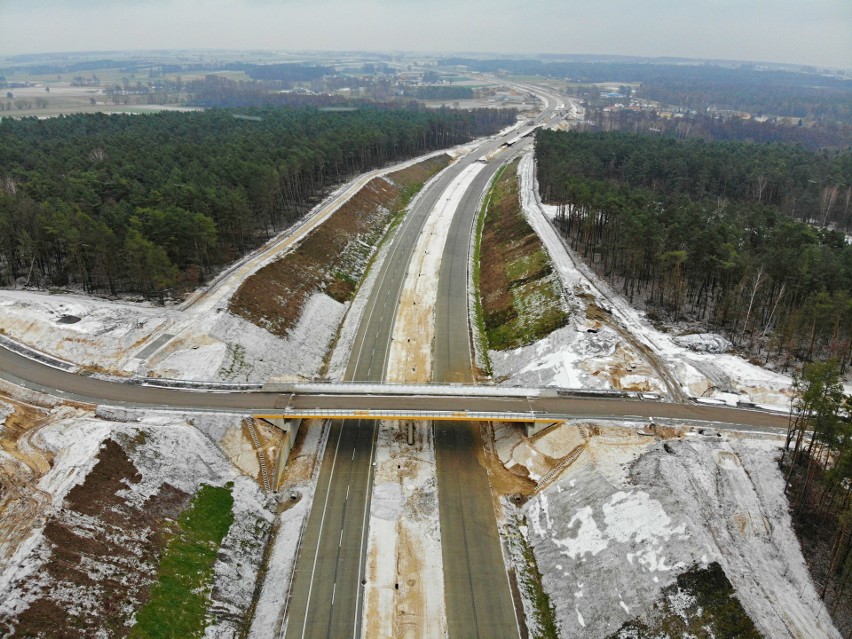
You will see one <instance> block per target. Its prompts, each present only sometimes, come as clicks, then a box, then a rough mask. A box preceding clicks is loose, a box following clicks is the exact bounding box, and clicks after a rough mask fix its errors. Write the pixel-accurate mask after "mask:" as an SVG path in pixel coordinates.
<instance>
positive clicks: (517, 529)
mask: <svg viewBox="0 0 852 639" xmlns="http://www.w3.org/2000/svg"><path fill="white" fill-rule="evenodd" d="M526 525H527V521H526V519H525V518H524V519H520V518H519V517H514V518H513V520H512V521H511V523H510V524H509V530H510V531H511V534H510V536H509V538H508V541H509V545H510V546H511V548H510V551H511V553H512V557H513V559H514V563H515V567H516V570H517V576H518V583H519V584H520V586H521V589H522V590H523V593H524V597H525V598H526V600H527V602H528V603H529V604H530V605H531V606H532V611H531V615H530V616H531V617H532V618H531V619H528V620H527V625H528V627H529V632H530V637H531V639H559V624H558V623H557V622H556V609H555V608H554V607H553V602H552V601H551V600H550V595H548V594H547V592H546V591H545V589H544V586H543V585H542V583H541V571H540V570H539V569H538V562H537V561H536V558H535V553H534V552H533V549H532V546H530V544H529V542H528V541H527V539H526V537H524V535H523V534H521V526H526Z"/></svg>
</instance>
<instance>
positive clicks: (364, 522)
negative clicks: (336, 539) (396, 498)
mask: <svg viewBox="0 0 852 639" xmlns="http://www.w3.org/2000/svg"><path fill="white" fill-rule="evenodd" d="M359 425H360V422H359ZM378 430H379V422H378V421H376V422H374V424H373V442H372V445H371V446H370V459H369V462H370V465H369V467H368V468H369V470H368V471H367V488H366V490H365V495H366V497H365V498H364V517H363V519H362V520H361V545H360V546H359V548H358V579H359V580H360V579H362V578H363V577H362V576H361V569H362V566H363V564H364V551H365V549H366V548H365V546H364V535H365V533H366V532H367V512H368V510H369V508H368V507H369V504H370V500H369V496H370V492H371V491H372V482H373V479H372V478H373V454H374V453H375V450H376V440H377V439H378ZM363 594H364V590H363V588H359V589H358V591H357V593H356V595H355V623H354V626H353V628H352V639H358V608H359V606H360V604H361V597H362V595H363Z"/></svg>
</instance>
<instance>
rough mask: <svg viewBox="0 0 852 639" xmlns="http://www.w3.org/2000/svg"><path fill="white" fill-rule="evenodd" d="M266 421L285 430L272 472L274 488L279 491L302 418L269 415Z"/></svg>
mask: <svg viewBox="0 0 852 639" xmlns="http://www.w3.org/2000/svg"><path fill="white" fill-rule="evenodd" d="M264 421H267V422H269V423H270V424H272V425H273V426H275V428H278V429H279V430H282V431H284V439H282V440H281V444H280V445H279V446H278V455H277V456H276V458H275V470H274V471H273V473H272V490H273V491H275V492H278V490H279V489H280V488H281V479H282V478H283V477H284V469H285V468H286V467H287V459H288V458H289V457H290V451H291V450H292V449H293V442H294V441H296V435H297V434H298V432H299V426H301V425H302V419H301V418H296V419H284V418H283V417H269V418H266V419H264Z"/></svg>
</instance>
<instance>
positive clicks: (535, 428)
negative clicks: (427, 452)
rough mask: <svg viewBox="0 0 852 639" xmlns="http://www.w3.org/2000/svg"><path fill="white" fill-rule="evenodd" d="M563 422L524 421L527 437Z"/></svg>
mask: <svg viewBox="0 0 852 639" xmlns="http://www.w3.org/2000/svg"><path fill="white" fill-rule="evenodd" d="M564 423H565V422H524V428H525V430H526V435H527V437H532V436H533V435H538V434H539V433H540V432H541V431H543V430H547V429H548V428H550V427H551V426H558V425H559V424H564Z"/></svg>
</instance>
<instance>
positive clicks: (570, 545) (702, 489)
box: [501, 424, 839, 638]
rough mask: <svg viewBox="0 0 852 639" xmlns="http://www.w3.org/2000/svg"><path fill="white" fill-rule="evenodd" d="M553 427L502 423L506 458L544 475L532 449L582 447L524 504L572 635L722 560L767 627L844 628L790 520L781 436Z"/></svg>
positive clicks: (613, 624)
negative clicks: (533, 432) (544, 430)
mask: <svg viewBox="0 0 852 639" xmlns="http://www.w3.org/2000/svg"><path fill="white" fill-rule="evenodd" d="M566 430H571V431H573V432H571V433H568V432H562V433H560V431H566ZM547 438H548V439H549V440H550V441H545V440H544V439H542V438H534V440H527V441H522V440H524V439H525V438H523V437H522V436H521V435H520V434H518V433H515V434H514V436H513V435H512V434H511V433H504V434H503V436H502V439H503V440H504V441H503V444H502V447H503V449H504V452H503V454H502V455H501V457H504V456H505V455H506V453H507V452H509V453H511V455H510V457H511V459H510V463H509V464H507V466H508V467H510V468H511V467H512V466H513V465H514V464H518V463H523V464H525V465H526V466H527V467H528V468H530V469H532V470H533V472H531V473H530V474H531V475H532V476H534V477H535V475H536V473H535V470H536V466H535V465H534V464H531V463H530V462H529V461H528V460H529V459H530V458H532V457H534V456H535V455H534V454H532V453H535V454H537V455H540V456H546V457H547V458H548V459H549V460H550V461H551V462H552V461H554V460H558V459H559V458H560V457H561V456H565V455H567V454H568V453H569V451H575V450H578V449H577V445H579V446H580V448H579V450H580V453H579V455H576V454H575V455H573V459H571V460H570V462H569V463H568V464H567V465H566V466H565V467H564V468H563V469H562V470H561V471H560V473H559V474H558V477H556V478H555V479H554V480H553V481H552V482H551V483H550V484H548V485H547V487H544V488H543V490H541V491H540V492H538V493H537V494H535V495H534V496H533V497H532V498H531V499H530V500H529V501H528V502H527V503H526V504H525V505H524V506H523V507H521V509H520V510H519V511H518V512H519V513H520V514H521V515H522V516H524V517H525V518H526V522H527V526H526V528H522V532H523V534H525V536H526V537H527V539H528V541H529V543H530V544H531V545H532V547H533V549H534V553H535V556H536V559H537V563H538V567H539V569H540V571H541V573H542V575H543V578H542V583H543V586H544V588H545V590H546V591H547V592H548V594H549V595H550V598H551V601H552V603H553V605H554V606H555V609H556V617H557V621H558V623H559V625H560V627H561V632H562V633H563V634H564V636H571V637H573V636H583V637H605V636H607V635H609V634H611V633H612V632H614V631H615V630H617V629H618V628H619V627H620V626H621V625H622V623H624V622H626V621H628V620H632V619H634V618H636V617H637V616H639V615H640V614H643V613H646V612H648V611H649V610H650V606H651V605H652V604H653V602H654V601H656V600H657V598H658V596H659V594H660V591H661V589H662V588H663V587H665V586H667V585H669V584H672V583H674V580H675V578H676V577H677V575H678V574H679V573H681V572H684V571H685V570H687V569H688V568H690V567H692V566H695V565H697V566H706V565H708V564H709V563H710V562H714V561H716V562H719V563H720V564H721V566H722V568H723V569H724V571H725V573H726V575H727V577H728V579H729V580H730V581H731V583H732V585H733V587H734V588H735V590H736V592H737V596H738V598H739V599H740V601H741V603H742V604H743V607H744V608H745V610H746V612H747V613H748V615H749V616H750V617H751V618H752V620H753V621H754V622H755V624H756V626H757V627H758V629H759V630H760V631H761V633H763V635H764V636H766V637H787V636H790V637H813V638H817V637H832V638H834V637H839V635H838V633H837V631H836V630H835V629H834V627H833V625H832V623H831V620H830V618H829V616H828V614H827V613H826V611H825V608H824V607H823V606H822V605H821V603H820V601H819V599H818V597H817V593H816V591H815V589H814V586H813V584H812V582H811V580H810V577H809V574H808V570H807V568H806V566H805V563H804V559H803V557H802V554H801V551H800V547H799V544H798V541H797V539H796V537H795V535H794V533H793V530H792V525H791V522H790V516H789V513H788V506H787V500H786V497H785V495H784V492H783V485H784V481H783V478H782V476H781V473H780V471H779V469H778V467H777V463H776V461H775V459H776V457H777V455H778V453H779V451H780V446H781V444H782V441H781V440H780V439H778V438H774V437H760V438H758V437H754V436H749V437H746V436H739V435H733V434H726V435H725V436H724V437H702V436H699V435H693V434H688V433H687V434H686V435H685V436H682V437H675V438H671V439H660V438H656V439H655V438H653V437H642V436H639V435H638V434H637V433H636V430H634V429H630V428H624V427H610V426H606V425H605V424H588V425H585V426H582V427H579V428H578V427H577V426H576V425H563V426H561V427H558V428H557V429H552V430H551V432H550V433H549V434H548V435H547ZM563 439H564V440H565V441H562V440H563ZM578 442H579V444H578ZM542 470H543V468H540V469H539V472H541V471H542ZM539 478H540V477H537V478H536V480H538V479H539ZM507 508H511V507H510V506H507Z"/></svg>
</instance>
